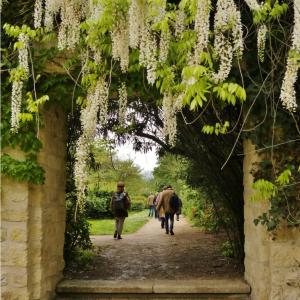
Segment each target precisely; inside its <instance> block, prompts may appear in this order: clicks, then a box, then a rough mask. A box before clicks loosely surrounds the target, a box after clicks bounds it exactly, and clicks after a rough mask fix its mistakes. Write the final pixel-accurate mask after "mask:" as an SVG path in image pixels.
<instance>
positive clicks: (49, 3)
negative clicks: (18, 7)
mask: <svg viewBox="0 0 300 300" xmlns="http://www.w3.org/2000/svg"><path fill="white" fill-rule="evenodd" d="M36 1H39V0H36ZM62 3H63V0H45V19H44V26H45V27H46V29H47V30H48V31H52V30H53V21H54V17H55V15H56V14H57V13H58V12H59V10H60V8H61V6H62Z"/></svg>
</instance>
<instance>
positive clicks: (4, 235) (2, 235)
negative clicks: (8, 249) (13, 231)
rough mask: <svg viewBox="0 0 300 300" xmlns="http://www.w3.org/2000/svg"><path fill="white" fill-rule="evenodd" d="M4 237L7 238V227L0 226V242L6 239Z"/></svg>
mask: <svg viewBox="0 0 300 300" xmlns="http://www.w3.org/2000/svg"><path fill="white" fill-rule="evenodd" d="M6 239H7V229H6V228H1V242H4V241H6Z"/></svg>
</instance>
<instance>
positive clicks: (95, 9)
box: [87, 0, 104, 21]
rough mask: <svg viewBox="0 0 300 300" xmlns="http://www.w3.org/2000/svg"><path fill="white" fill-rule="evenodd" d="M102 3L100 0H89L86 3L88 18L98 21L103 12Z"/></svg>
mask: <svg viewBox="0 0 300 300" xmlns="http://www.w3.org/2000/svg"><path fill="white" fill-rule="evenodd" d="M103 11H104V10H103V5H102V3H101V2H100V1H94V0H90V1H89V4H88V12H87V16H88V19H89V20H91V21H98V20H99V19H100V18H101V16H102V14H103Z"/></svg>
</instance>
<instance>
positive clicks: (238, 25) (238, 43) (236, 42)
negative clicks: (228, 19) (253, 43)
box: [232, 4, 244, 59]
mask: <svg viewBox="0 0 300 300" xmlns="http://www.w3.org/2000/svg"><path fill="white" fill-rule="evenodd" d="M234 5H235V4H234ZM232 16H233V19H234V21H235V25H234V26H233V28H232V36H233V51H234V54H235V56H236V57H237V58H238V59H241V58H242V56H243V52H244V39H243V27H242V21H241V12H240V11H239V10H238V9H237V7H236V5H235V10H234V11H232Z"/></svg>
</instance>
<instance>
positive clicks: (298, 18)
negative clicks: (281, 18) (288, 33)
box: [280, 0, 300, 112]
mask: <svg viewBox="0 0 300 300" xmlns="http://www.w3.org/2000/svg"><path fill="white" fill-rule="evenodd" d="M294 23H295V24H294V29H293V44H292V51H294V52H296V53H298V54H300V0H294ZM292 56H293V53H292V52H290V54H289V57H288V60H287V66H286V71H285V74H284V78H283V82H282V87H281V93H280V100H281V102H282V106H283V107H285V108H286V109H287V110H289V111H291V112H295V111H296V109H297V99H296V91H295V83H296V81H297V79H298V77H297V75H298V71H299V65H298V64H297V62H296V60H295V58H293V57H292Z"/></svg>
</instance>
